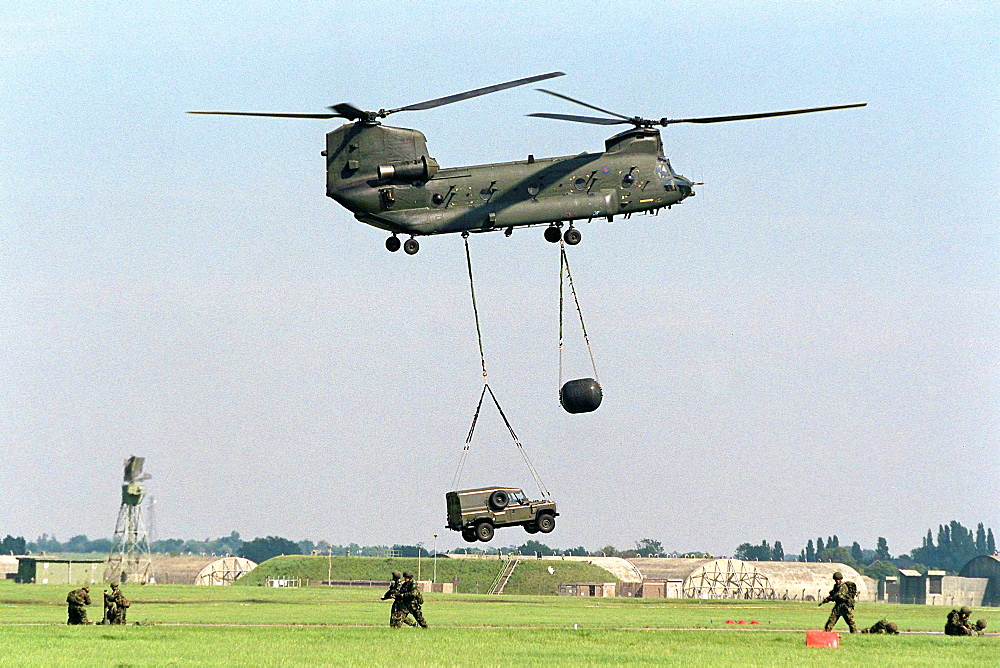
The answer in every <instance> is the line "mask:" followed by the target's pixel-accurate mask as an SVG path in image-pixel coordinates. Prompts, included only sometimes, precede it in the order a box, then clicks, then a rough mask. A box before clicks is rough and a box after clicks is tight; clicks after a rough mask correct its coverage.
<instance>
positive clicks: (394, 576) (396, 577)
mask: <svg viewBox="0 0 1000 668" xmlns="http://www.w3.org/2000/svg"><path fill="white" fill-rule="evenodd" d="M401 577H403V574H402V573H400V572H399V571H393V572H392V579H393V580H398V579H399V578H401Z"/></svg>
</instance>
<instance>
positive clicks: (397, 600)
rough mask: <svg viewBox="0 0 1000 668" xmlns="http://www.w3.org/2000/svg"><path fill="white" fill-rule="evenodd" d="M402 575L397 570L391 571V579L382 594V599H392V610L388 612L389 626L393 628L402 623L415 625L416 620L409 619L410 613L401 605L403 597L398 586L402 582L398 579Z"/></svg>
mask: <svg viewBox="0 0 1000 668" xmlns="http://www.w3.org/2000/svg"><path fill="white" fill-rule="evenodd" d="M402 577H403V574H402V573H400V572H399V571H393V572H392V581H391V582H390V583H389V589H387V590H386V592H385V593H384V594H382V600H383V601H387V600H389V599H392V612H390V613H389V627H390V628H393V629H398V628H399V627H400V626H402V625H403V624H406V625H407V626H416V625H417V624H416V622H414V621H413V620H412V619H410V613H409V611H408V610H407V609H406V606H404V605H403V599H402V596H401V595H400V592H399V590H400V587H401V586H402V583H401V582H400V581H399V580H400V578H402Z"/></svg>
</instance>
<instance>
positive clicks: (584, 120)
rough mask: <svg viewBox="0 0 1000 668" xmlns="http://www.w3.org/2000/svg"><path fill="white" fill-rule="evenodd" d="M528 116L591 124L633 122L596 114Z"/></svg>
mask: <svg viewBox="0 0 1000 668" xmlns="http://www.w3.org/2000/svg"><path fill="white" fill-rule="evenodd" d="M528 116H534V117H535V118H554V119H555V120H557V121H574V122H576V123H590V124H591V125H622V124H624V123H631V122H632V121H631V120H629V119H625V120H623V121H618V120H615V119H614V118H597V117H596V116H571V115H569V114H528Z"/></svg>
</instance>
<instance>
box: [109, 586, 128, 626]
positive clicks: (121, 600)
mask: <svg viewBox="0 0 1000 668" xmlns="http://www.w3.org/2000/svg"><path fill="white" fill-rule="evenodd" d="M111 596H112V598H113V600H114V604H115V616H114V617H113V618H112V620H111V623H112V624H125V616H126V614H127V613H128V609H129V606H130V605H131V603H130V602H129V600H128V599H127V598H125V594H123V593H122V590H121V589H120V588H119V587H118V585H117V584H114V583H112V584H111Z"/></svg>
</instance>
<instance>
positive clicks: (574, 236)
mask: <svg viewBox="0 0 1000 668" xmlns="http://www.w3.org/2000/svg"><path fill="white" fill-rule="evenodd" d="M581 239H583V235H582V234H580V230H578V229H576V228H575V227H571V228H569V229H568V230H566V232H565V233H563V241H565V242H566V243H567V245H570V246H575V245H577V244H578V243H580V240H581Z"/></svg>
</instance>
